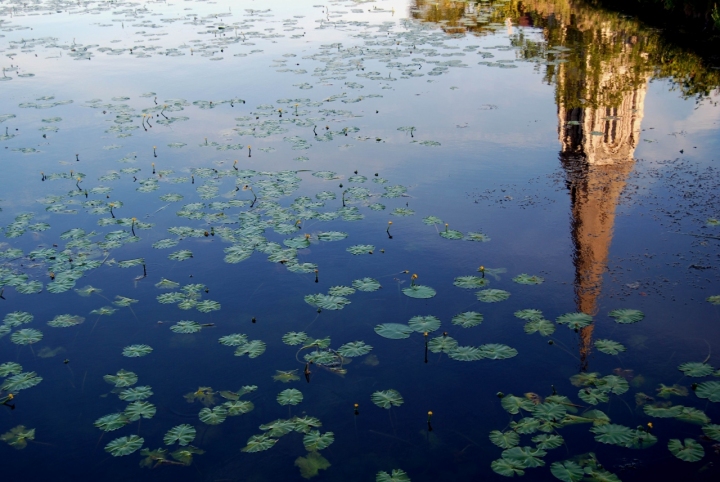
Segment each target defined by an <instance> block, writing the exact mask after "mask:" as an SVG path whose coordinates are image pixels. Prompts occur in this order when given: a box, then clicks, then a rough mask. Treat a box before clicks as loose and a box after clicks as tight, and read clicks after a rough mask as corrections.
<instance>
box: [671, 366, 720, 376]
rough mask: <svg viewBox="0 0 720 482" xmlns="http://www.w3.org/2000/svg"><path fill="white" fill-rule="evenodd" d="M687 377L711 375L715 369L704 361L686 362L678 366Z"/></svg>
mask: <svg viewBox="0 0 720 482" xmlns="http://www.w3.org/2000/svg"><path fill="white" fill-rule="evenodd" d="M678 370H680V371H681V372H683V373H684V374H685V376H688V377H706V376H708V375H711V374H712V373H713V372H714V371H715V369H714V368H713V367H711V366H710V365H708V364H706V363H700V362H688V363H683V364H682V365H680V366H679V367H678Z"/></svg>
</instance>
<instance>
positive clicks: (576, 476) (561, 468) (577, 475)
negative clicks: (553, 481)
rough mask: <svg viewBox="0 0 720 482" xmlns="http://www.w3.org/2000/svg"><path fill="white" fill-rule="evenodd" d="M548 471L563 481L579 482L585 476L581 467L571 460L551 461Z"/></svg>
mask: <svg viewBox="0 0 720 482" xmlns="http://www.w3.org/2000/svg"><path fill="white" fill-rule="evenodd" d="M550 472H551V473H552V474H553V475H554V476H555V478H557V479H559V480H562V481H563V482H580V481H581V480H583V478H584V477H585V472H584V471H583V469H582V467H580V466H579V465H578V464H576V463H575V462H573V461H572V460H565V461H564V462H553V464H552V465H551V466H550Z"/></svg>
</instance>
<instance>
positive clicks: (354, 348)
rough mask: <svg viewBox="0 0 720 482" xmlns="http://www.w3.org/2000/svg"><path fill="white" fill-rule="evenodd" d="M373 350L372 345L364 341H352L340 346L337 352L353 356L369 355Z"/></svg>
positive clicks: (348, 356)
mask: <svg viewBox="0 0 720 482" xmlns="http://www.w3.org/2000/svg"><path fill="white" fill-rule="evenodd" d="M371 350H372V347H371V346H370V345H366V344H365V343H364V342H362V341H351V342H350V343H345V344H344V345H343V346H341V347H340V348H338V350H337V352H338V353H339V354H340V355H342V356H343V357H346V358H353V357H357V356H363V355H367V354H368V353H370V351H371Z"/></svg>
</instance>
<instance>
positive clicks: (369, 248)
mask: <svg viewBox="0 0 720 482" xmlns="http://www.w3.org/2000/svg"><path fill="white" fill-rule="evenodd" d="M345 251H347V252H348V253H351V254H354V255H359V254H373V251H375V246H373V245H372V244H356V245H355V246H350V247H349V248H347V249H346V250H345Z"/></svg>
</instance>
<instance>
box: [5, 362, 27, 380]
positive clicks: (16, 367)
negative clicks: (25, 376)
mask: <svg viewBox="0 0 720 482" xmlns="http://www.w3.org/2000/svg"><path fill="white" fill-rule="evenodd" d="M18 373H22V366H21V365H20V364H19V363H15V362H6V363H3V364H1V365H0V377H6V376H8V375H17V374H18Z"/></svg>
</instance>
